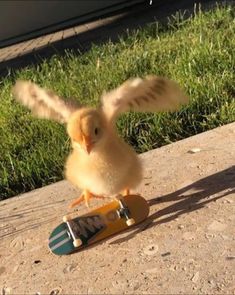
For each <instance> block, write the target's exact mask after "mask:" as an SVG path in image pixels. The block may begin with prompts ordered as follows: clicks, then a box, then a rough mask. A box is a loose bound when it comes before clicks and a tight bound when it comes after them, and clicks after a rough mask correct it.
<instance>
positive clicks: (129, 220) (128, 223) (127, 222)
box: [126, 218, 135, 226]
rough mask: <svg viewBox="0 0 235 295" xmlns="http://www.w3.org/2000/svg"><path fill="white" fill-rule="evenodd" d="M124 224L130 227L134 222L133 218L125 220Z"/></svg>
mask: <svg viewBox="0 0 235 295" xmlns="http://www.w3.org/2000/svg"><path fill="white" fill-rule="evenodd" d="M126 224H127V225H128V226H131V225H133V224H135V220H134V219H133V218H130V219H127V221H126Z"/></svg>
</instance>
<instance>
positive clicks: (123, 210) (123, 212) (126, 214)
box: [117, 197, 135, 226]
mask: <svg viewBox="0 0 235 295" xmlns="http://www.w3.org/2000/svg"><path fill="white" fill-rule="evenodd" d="M117 200H118V202H119V205H120V208H119V209H118V210H117V214H118V216H119V218H125V219H126V224H127V225H128V226H131V225H133V224H135V220H134V218H131V217H130V210H129V209H128V207H127V206H126V204H125V202H124V200H123V198H122V197H117Z"/></svg>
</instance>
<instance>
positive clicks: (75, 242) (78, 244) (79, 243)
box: [73, 239, 82, 248]
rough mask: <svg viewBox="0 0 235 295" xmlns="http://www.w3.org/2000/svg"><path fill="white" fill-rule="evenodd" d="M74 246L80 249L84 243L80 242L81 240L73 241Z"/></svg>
mask: <svg viewBox="0 0 235 295" xmlns="http://www.w3.org/2000/svg"><path fill="white" fill-rule="evenodd" d="M73 245H74V247H76V248H77V247H80V246H81V245H82V241H81V240H79V239H76V240H74V241H73Z"/></svg>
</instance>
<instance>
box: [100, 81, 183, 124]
mask: <svg viewBox="0 0 235 295" xmlns="http://www.w3.org/2000/svg"><path fill="white" fill-rule="evenodd" d="M187 102H188V98H187V96H186V95H185V94H184V93H183V91H182V90H181V89H180V87H179V86H178V84H177V83H175V82H173V81H171V80H168V79H166V78H163V77H157V76H147V77H146V78H145V79H141V78H134V79H130V80H127V81H126V82H124V83H123V84H122V85H121V86H120V87H118V88H116V89H114V90H112V91H110V92H108V93H106V94H104V95H103V96H102V109H103V112H104V114H105V115H106V117H107V118H108V119H109V120H113V119H115V118H116V117H117V116H118V115H119V114H120V113H123V112H127V111H137V112H156V111H157V112H159V111H174V110H177V109H178V108H179V107H180V105H182V104H185V103H187Z"/></svg>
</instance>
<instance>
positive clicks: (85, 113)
mask: <svg viewBox="0 0 235 295" xmlns="http://www.w3.org/2000/svg"><path fill="white" fill-rule="evenodd" d="M13 94H14V96H15V97H16V99H17V100H18V101H20V102H21V103H22V104H24V105H25V106H27V107H28V108H30V109H31V110H32V111H33V113H34V114H35V115H36V116H38V117H41V118H48V119H53V120H56V121H58V122H60V123H66V124H67V132H68V135H69V136H70V138H71V141H72V147H73V149H72V151H71V153H70V155H69V157H68V159H67V161H66V164H65V176H66V178H67V179H68V180H69V181H71V182H72V183H73V184H74V185H76V186H77V187H79V188H80V189H82V190H83V192H82V195H81V196H80V198H79V199H77V200H75V201H74V202H73V203H72V204H71V207H73V206H75V205H77V204H79V203H80V202H82V201H83V200H85V202H86V203H87V204H88V201H89V198H91V197H98V198H99V197H100V198H101V197H105V196H116V195H118V194H120V193H123V192H124V193H128V192H129V189H135V187H136V186H137V185H138V184H139V183H140V181H141V179H142V166H141V162H140V159H139V158H138V156H137V154H136V152H135V151H134V149H132V147H130V146H129V145H128V144H127V143H125V142H124V141H123V140H122V139H121V138H120V137H119V136H118V134H117V132H116V128H115V121H116V118H117V117H118V115H119V114H121V113H123V112H126V111H130V110H133V111H141V112H143V111H145V112H146V111H147V112H150V111H151V112H155V111H168V110H169V111H172V110H176V109H178V108H179V107H180V106H181V105H182V104H185V103H187V102H188V98H187V96H186V95H185V94H184V93H183V91H182V90H181V89H180V87H179V86H178V84H177V83H175V82H173V81H171V80H168V79H166V78H163V77H157V76H148V77H146V78H145V79H141V78H134V79H130V80H127V81H126V82H124V83H123V84H122V85H121V86H120V87H118V88H116V89H114V90H112V91H110V92H108V93H106V94H104V95H103V96H102V98H101V101H102V106H101V107H100V108H98V109H95V108H89V107H83V106H79V105H76V104H74V103H68V102H65V101H64V100H63V99H62V98H60V97H59V96H57V95H56V94H54V93H53V92H51V91H48V90H45V89H43V88H41V87H39V86H37V85H36V84H34V83H32V82H30V81H17V82H16V85H15V86H14V88H13Z"/></svg>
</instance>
